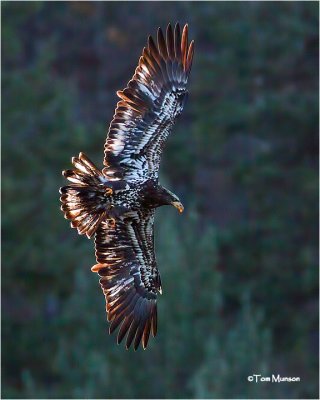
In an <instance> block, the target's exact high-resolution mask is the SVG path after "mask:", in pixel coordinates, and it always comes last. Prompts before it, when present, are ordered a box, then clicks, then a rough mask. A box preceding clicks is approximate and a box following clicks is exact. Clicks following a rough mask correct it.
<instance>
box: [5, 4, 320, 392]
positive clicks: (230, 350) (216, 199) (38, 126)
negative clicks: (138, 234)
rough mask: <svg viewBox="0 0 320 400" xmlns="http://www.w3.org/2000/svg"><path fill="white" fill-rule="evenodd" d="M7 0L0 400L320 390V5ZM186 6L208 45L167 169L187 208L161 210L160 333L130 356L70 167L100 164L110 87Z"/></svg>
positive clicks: (184, 17)
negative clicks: (64, 200)
mask: <svg viewBox="0 0 320 400" xmlns="http://www.w3.org/2000/svg"><path fill="white" fill-rule="evenodd" d="M1 8H2V50H3V51H2V60H3V67H2V100H3V101H2V193H3V207H2V210H3V213H2V229H3V235H2V238H3V251H2V266H3V268H2V397H3V398H199V397H200V398H223V397H228V398H280V397H286V398H299V397H300V398H317V397H318V392H317V391H318V349H317V345H318V297H317V294H318V226H317V220H318V174H317V159H318V107H319V105H318V79H319V78H318V23H319V21H318V12H319V5H318V3H317V2H248V3H246V2H237V3H232V2H231V3H230V2H217V3H216V2H169V3H166V6H165V7H164V6H163V3H161V2H150V3H145V2H133V3H131V2H130V3H125V2H121V3H120V2H119V3H118V2H48V3H47V2H43V3H42V2H26V3H22V2H11V3H9V2H7V3H2V5H1ZM177 20H179V21H180V22H181V23H184V22H185V21H187V22H189V27H190V34H191V36H192V37H193V38H195V40H196V51H195V60H194V67H193V70H192V74H191V87H190V96H189V103H188V104H187V107H186V110H185V112H184V113H183V116H182V118H181V120H180V121H179V122H178V124H177V126H176V127H175V129H174V132H173V134H172V136H171V137H170V139H169V141H168V144H167V146H166V149H165V152H164V157H163V162H162V170H161V173H162V182H163V183H164V184H166V186H167V187H169V188H172V189H173V190H174V191H175V192H176V193H177V194H178V195H179V197H180V198H181V199H184V202H185V206H186V207H185V213H184V215H182V216H179V215H176V214H175V210H173V209H170V208H169V207H167V208H162V209H160V210H158V211H157V215H156V252H157V259H158V263H159V267H160V272H161V276H162V282H163V290H164V294H163V296H160V299H159V313H158V315H159V331H158V336H157V337H156V339H154V340H152V339H151V340H150V347H149V348H148V349H147V350H146V351H142V350H140V351H137V352H133V351H126V350H125V349H124V348H123V347H118V346H117V345H116V344H115V337H114V336H111V337H110V336H109V335H108V333H107V329H108V324H107V321H106V316H105V304H104V298H103V295H102V292H101V290H100V287H99V284H98V279H97V276H96V275H94V274H92V273H91V272H90V267H91V266H92V265H93V264H94V263H95V261H94V254H93V250H92V243H90V242H89V241H88V240H86V239H85V238H84V237H79V236H78V235H77V233H76V231H75V230H71V229H70V228H69V226H68V223H67V222H66V221H65V220H64V219H63V216H62V213H61V211H60V210H59V199H58V198H59V194H58V189H59V187H60V186H62V185H63V178H62V177H61V175H60V172H61V170H63V169H66V168H68V167H69V165H70V158H71V156H74V155H77V154H78V152H79V151H83V152H85V153H86V154H88V156H89V157H90V158H91V159H92V160H93V161H94V162H95V163H96V164H97V165H100V166H101V164H102V162H101V161H102V149H103V143H104V140H105V134H106V130H107V127H108V123H109V121H110V120H111V117H112V115H113V110H114V106H115V103H116V96H115V94H114V92H115V90H117V89H121V88H123V87H124V86H125V84H126V82H127V80H128V78H129V77H130V76H131V74H132V73H133V70H134V67H135V64H136V62H137V60H138V56H139V55H140V52H141V49H142V47H143V45H144V43H145V40H146V36H147V34H148V33H149V32H150V33H153V32H155V28H156V27H157V26H159V25H161V26H162V27H164V26H165V25H166V24H167V22H169V21H171V22H173V23H174V22H175V21H177ZM254 373H261V374H265V375H271V374H272V373H280V374H281V375H283V376H300V377H301V382H300V383H287V384H285V383H284V384H260V385H258V384H254V383H250V382H248V381H247V376H248V375H252V374H254Z"/></svg>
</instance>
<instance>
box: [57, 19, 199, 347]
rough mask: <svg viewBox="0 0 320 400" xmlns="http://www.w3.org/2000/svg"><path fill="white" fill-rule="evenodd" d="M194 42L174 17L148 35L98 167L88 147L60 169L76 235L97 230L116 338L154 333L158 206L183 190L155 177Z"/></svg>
mask: <svg viewBox="0 0 320 400" xmlns="http://www.w3.org/2000/svg"><path fill="white" fill-rule="evenodd" d="M193 52H194V42H193V41H192V42H191V43H190V44H189V43H188V26H187V25H185V26H184V28H183V31H182V33H181V32H180V26H179V24H178V23H177V24H176V25H175V28H174V30H173V29H172V27H171V25H170V24H169V25H168V27H167V31H166V35H165V36H164V35H163V33H162V30H161V29H160V28H159V30H158V35H157V45H156V44H155V42H154V41H153V39H152V37H151V36H150V37H149V39H148V45H147V47H145V48H144V49H143V52H142V56H141V57H140V59H139V64H138V66H137V68H136V70H135V73H134V75H133V77H132V79H131V80H130V81H129V83H128V86H127V87H126V88H125V89H124V90H122V91H118V92H117V94H118V96H119V97H120V98H121V100H120V101H119V102H118V104H117V107H116V110H115V114H114V117H113V120H112V122H111V124H110V127H109V132H108V135H107V140H106V143H105V148H104V168H103V170H102V171H100V170H99V169H98V168H97V167H96V166H95V165H94V164H93V163H92V162H91V161H90V160H89V159H88V158H87V157H86V156H85V155H84V154H83V153H80V154H79V157H73V158H72V164H73V165H74V169H73V170H66V171H64V172H63V175H64V176H65V177H66V178H67V179H68V180H69V181H70V184H69V185H67V186H64V187H62V188H61V189H60V193H61V198H60V200H61V202H62V206H61V209H62V211H63V212H64V215H65V218H67V219H69V220H71V226H72V227H73V228H77V230H78V233H79V234H86V235H87V237H88V238H91V237H92V236H94V242H95V248H96V260H97V264H96V265H94V266H93V267H92V271H93V272H97V273H98V275H99V276H100V284H101V287H102V290H103V292H104V295H105V298H106V310H107V314H108V321H110V333H112V332H113V331H114V330H116V329H117V328H118V327H119V331H118V338H117V341H118V343H120V342H121V341H122V340H123V338H124V337H125V336H126V347H127V348H129V347H130V346H131V344H132V343H133V347H134V349H137V348H138V346H139V344H140V343H141V342H142V346H143V348H146V346H147V344H148V340H149V336H150V333H151V334H152V335H153V336H155V335H156V333H157V303H156V301H157V292H160V293H161V290H162V289H161V279H160V274H159V271H158V268H157V263H156V258H155V252H154V229H153V225H154V213H155V208H156V207H159V206H161V205H165V204H171V205H174V206H175V207H177V208H178V209H179V211H180V212H181V211H182V210H183V207H182V204H181V203H180V201H179V199H178V197H177V196H176V195H174V194H173V193H171V192H170V191H169V190H167V189H165V188H163V187H162V186H161V185H160V184H159V183H158V172H159V164H160V159H161V153H162V150H163V146H164V143H165V140H166V138H167V137H168V135H169V133H170V132H171V129H172V126H173V124H174V122H175V120H176V118H177V117H178V116H179V114H180V113H181V112H182V109H183V106H184V104H185V101H186V98H187V89H186V86H187V82H188V77H189V73H190V70H191V65H192V59H193Z"/></svg>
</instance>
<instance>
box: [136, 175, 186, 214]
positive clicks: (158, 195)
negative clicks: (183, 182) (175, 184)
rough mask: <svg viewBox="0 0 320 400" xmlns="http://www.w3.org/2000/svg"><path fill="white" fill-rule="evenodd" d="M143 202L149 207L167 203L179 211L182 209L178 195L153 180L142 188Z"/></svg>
mask: <svg viewBox="0 0 320 400" xmlns="http://www.w3.org/2000/svg"><path fill="white" fill-rule="evenodd" d="M143 202H144V205H145V206H147V207H150V208H157V207H161V206H165V205H168V206H174V207H175V208H176V209H177V210H178V211H179V212H180V213H182V212H183V210H184V207H183V205H182V203H181V201H180V199H179V197H178V196H177V195H175V194H174V193H172V192H170V190H168V189H166V188H164V187H163V186H161V185H159V184H158V183H156V182H155V181H149V182H148V183H147V184H146V186H145V188H144V190H143Z"/></svg>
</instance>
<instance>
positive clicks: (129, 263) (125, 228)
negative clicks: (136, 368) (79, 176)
mask: <svg viewBox="0 0 320 400" xmlns="http://www.w3.org/2000/svg"><path fill="white" fill-rule="evenodd" d="M153 221H154V210H152V211H148V212H144V213H141V212H137V213H132V216H130V217H128V218H126V219H124V220H117V223H116V224H115V225H113V226H110V225H108V224H107V223H101V224H100V226H99V228H98V230H97V232H96V234H95V247H96V259H97V262H98V264H97V265H95V266H94V267H93V268H92V270H93V271H94V272H98V274H99V275H100V284H101V287H102V289H103V292H104V294H105V297H106V304H107V305H106V308H107V312H108V320H109V321H110V322H111V324H110V333H112V332H113V331H114V330H115V329H116V328H118V327H119V326H120V329H119V332H118V343H120V342H121V341H122V340H123V338H124V337H125V335H126V334H127V340H126V347H127V348H129V347H130V345H131V343H132V342H133V346H134V348H135V349H137V348H138V346H139V344H140V342H141V341H142V345H143V348H146V346H147V343H148V339H149V335H150V331H151V333H152V334H153V336H155V335H156V331H157V304H156V300H157V290H161V288H160V277H159V273H158V269H157V265H156V261H155V255H154V245H153Z"/></svg>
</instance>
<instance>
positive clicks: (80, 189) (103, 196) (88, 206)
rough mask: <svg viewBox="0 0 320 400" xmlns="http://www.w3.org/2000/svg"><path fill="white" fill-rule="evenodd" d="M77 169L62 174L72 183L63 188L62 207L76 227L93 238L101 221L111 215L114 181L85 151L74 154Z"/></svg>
mask: <svg viewBox="0 0 320 400" xmlns="http://www.w3.org/2000/svg"><path fill="white" fill-rule="evenodd" d="M72 164H73V165H74V167H75V168H74V169H73V170H66V171H63V172H62V174H63V176H64V177H65V178H67V179H68V180H69V181H70V182H71V183H70V184H69V185H67V186H64V187H62V188H61V189H60V193H61V197H60V201H61V202H62V206H61V210H62V211H63V212H64V216H65V218H66V219H69V220H71V226H72V228H77V230H78V233H79V234H81V235H83V234H86V235H87V237H88V238H91V237H92V236H93V235H94V233H95V232H96V230H97V229H98V226H99V225H100V223H101V221H103V220H104V219H107V218H108V209H109V208H110V205H111V202H108V197H109V196H110V195H111V194H112V192H113V190H112V185H108V182H107V181H106V179H105V177H104V176H103V174H102V172H101V171H100V170H99V169H98V168H97V167H96V166H95V165H94V164H93V162H92V161H90V160H89V159H88V158H87V157H86V156H85V155H84V154H83V153H80V154H79V157H73V158H72Z"/></svg>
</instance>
